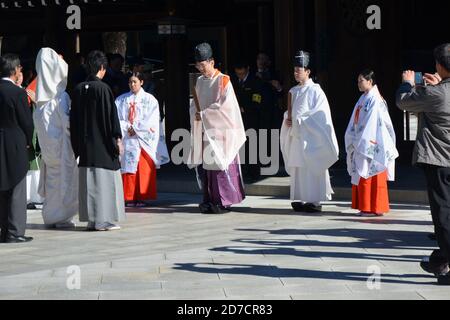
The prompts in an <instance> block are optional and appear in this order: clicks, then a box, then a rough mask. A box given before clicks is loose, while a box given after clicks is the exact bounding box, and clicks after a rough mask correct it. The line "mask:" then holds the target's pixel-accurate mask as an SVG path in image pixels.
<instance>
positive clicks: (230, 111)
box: [187, 70, 247, 171]
mask: <svg viewBox="0 0 450 320" xmlns="http://www.w3.org/2000/svg"><path fill="white" fill-rule="evenodd" d="M195 90H196V91H197V95H198V99H199V102H200V108H201V117H202V121H195V113H196V108H195V101H193V102H192V104H191V108H190V115H191V128H192V129H191V150H190V154H189V158H188V161H187V164H188V166H189V167H190V168H194V167H197V166H199V165H203V168H204V169H205V170H218V171H226V170H227V169H228V167H229V166H230V164H231V163H232V162H233V161H234V160H235V159H236V157H237V156H238V155H239V150H240V149H241V147H242V146H243V145H244V143H245V141H246V139H247V137H246V134H245V129H244V123H243V121H242V116H241V111H240V108H239V103H238V101H237V98H236V95H235V93H234V90H233V86H232V84H231V81H230V78H229V76H227V75H224V74H222V73H221V72H220V71H218V70H217V71H216V73H215V75H214V76H213V77H212V78H207V77H204V76H201V77H199V78H198V80H197V85H196V88H195Z"/></svg>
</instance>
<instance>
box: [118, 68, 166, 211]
mask: <svg viewBox="0 0 450 320" xmlns="http://www.w3.org/2000/svg"><path fill="white" fill-rule="evenodd" d="M143 84H144V77H143V75H142V74H140V73H135V74H132V75H131V77H130V79H129V85H130V89H131V91H130V92H129V93H125V94H123V95H121V96H120V97H118V98H117V99H116V105H117V114H118V116H119V120H120V127H121V129H122V136H123V146H124V150H125V151H124V155H123V156H122V158H121V166H122V180H123V189H124V195H125V202H126V203H127V205H128V206H139V207H144V206H146V205H147V203H146V201H148V200H155V199H156V197H157V190H156V169H157V168H159V167H160V166H161V165H163V164H166V163H168V162H169V156H168V153H167V147H166V146H165V142H164V141H160V112H159V103H158V100H156V98H155V97H154V96H152V95H151V94H149V93H147V92H145V91H144V89H142V85H143ZM161 144H163V145H161ZM162 151H163V152H162ZM164 151H165V152H164Z"/></svg>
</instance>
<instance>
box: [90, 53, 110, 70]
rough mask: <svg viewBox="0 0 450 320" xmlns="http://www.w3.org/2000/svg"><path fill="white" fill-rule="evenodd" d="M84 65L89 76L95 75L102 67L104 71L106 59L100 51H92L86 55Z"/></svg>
mask: <svg viewBox="0 0 450 320" xmlns="http://www.w3.org/2000/svg"><path fill="white" fill-rule="evenodd" d="M86 65H87V68H88V72H89V74H91V75H96V74H97V73H98V72H99V71H100V70H101V69H102V67H103V68H104V69H106V68H107V67H108V59H107V58H106V55H105V54H104V53H103V52H102V51H98V50H94V51H91V52H90V53H89V54H88V56H87V61H86Z"/></svg>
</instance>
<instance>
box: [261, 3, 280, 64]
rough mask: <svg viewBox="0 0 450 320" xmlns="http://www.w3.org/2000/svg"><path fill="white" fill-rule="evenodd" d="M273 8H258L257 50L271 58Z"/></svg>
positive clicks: (265, 6) (270, 6)
mask: <svg viewBox="0 0 450 320" xmlns="http://www.w3.org/2000/svg"><path fill="white" fill-rule="evenodd" d="M275 2H276V1H275ZM272 12H273V7H272V5H267V4H264V5H260V6H258V49H259V51H260V52H266V53H267V54H268V55H269V56H271V57H273V54H274V52H273V51H274V49H273V39H274V36H275V35H274V33H273V19H274V17H273V13H272Z"/></svg>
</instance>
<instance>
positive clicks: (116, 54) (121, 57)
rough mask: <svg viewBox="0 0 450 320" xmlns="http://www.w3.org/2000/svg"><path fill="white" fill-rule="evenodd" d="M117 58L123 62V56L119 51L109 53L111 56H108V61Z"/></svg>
mask: <svg viewBox="0 0 450 320" xmlns="http://www.w3.org/2000/svg"><path fill="white" fill-rule="evenodd" d="M118 59H120V61H121V62H122V63H124V62H125V58H124V57H123V56H122V55H121V54H120V53H113V54H112V55H111V57H110V58H109V62H110V63H111V62H112V61H114V60H118Z"/></svg>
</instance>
